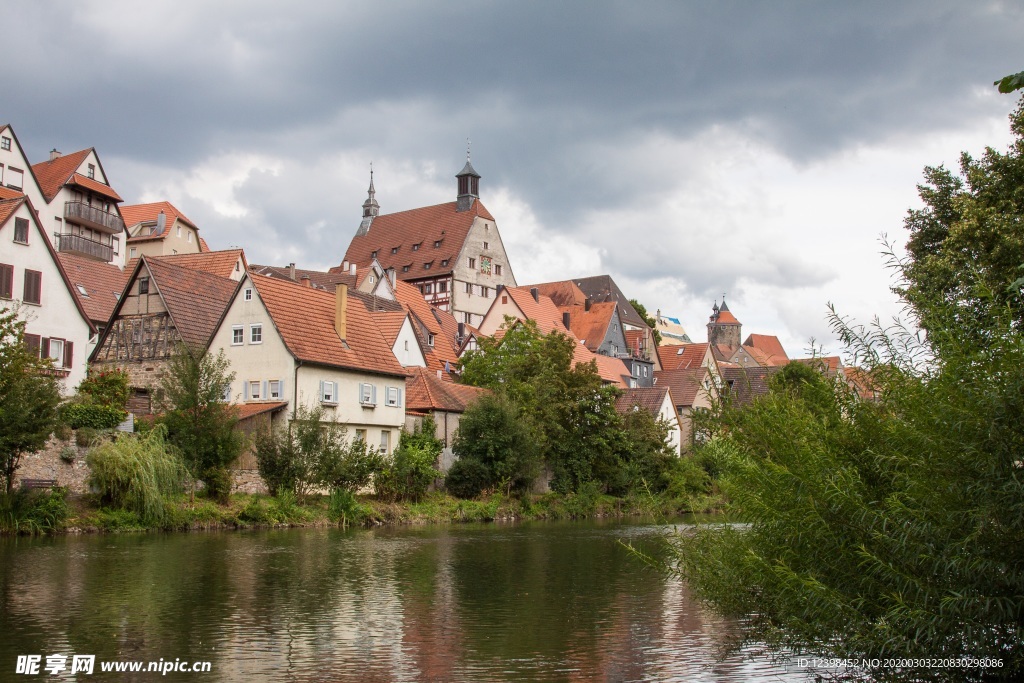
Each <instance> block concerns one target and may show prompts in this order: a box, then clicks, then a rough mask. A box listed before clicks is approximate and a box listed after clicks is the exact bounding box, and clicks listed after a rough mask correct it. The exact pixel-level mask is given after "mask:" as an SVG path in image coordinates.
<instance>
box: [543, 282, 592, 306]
mask: <svg viewBox="0 0 1024 683" xmlns="http://www.w3.org/2000/svg"><path fill="white" fill-rule="evenodd" d="M530 286H531V287H536V288H537V291H538V292H539V293H540V294H541V295H542V296H546V297H548V298H549V299H551V301H553V302H554V304H555V305H556V306H558V307H559V308H564V307H566V306H583V305H585V304H586V301H587V295H586V294H584V293H583V290H582V289H580V288H579V287H578V286H577V285H576V283H575V282H573V281H572V280H559V281H558V282H543V283H541V284H539V285H530Z"/></svg>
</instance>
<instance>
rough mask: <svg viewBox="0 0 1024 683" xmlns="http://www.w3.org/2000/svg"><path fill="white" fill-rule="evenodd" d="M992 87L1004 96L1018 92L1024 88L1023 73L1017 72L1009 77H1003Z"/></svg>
mask: <svg viewBox="0 0 1024 683" xmlns="http://www.w3.org/2000/svg"><path fill="white" fill-rule="evenodd" d="M992 85H994V86H996V87H997V88H999V92H1001V93H1004V94H1006V93H1011V92H1014V91H1015V90H1020V89H1021V88H1024V71H1019V72H1017V73H1015V74H1010V75H1009V76H1003V77H1002V78H1000V79H999V80H998V81H996V82H995V83H993V84H992Z"/></svg>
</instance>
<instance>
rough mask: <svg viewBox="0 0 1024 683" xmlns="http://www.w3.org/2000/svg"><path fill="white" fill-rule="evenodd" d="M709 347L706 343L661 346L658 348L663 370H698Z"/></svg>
mask: <svg viewBox="0 0 1024 683" xmlns="http://www.w3.org/2000/svg"><path fill="white" fill-rule="evenodd" d="M709 346H711V345H710V344H708V343H707V342H703V343H697V344H662V345H661V346H659V347H658V353H659V355H660V357H661V365H662V369H664V370H675V369H677V368H699V367H700V366H701V365H702V364H703V362H704V356H705V355H706V354H707V352H708V347H709Z"/></svg>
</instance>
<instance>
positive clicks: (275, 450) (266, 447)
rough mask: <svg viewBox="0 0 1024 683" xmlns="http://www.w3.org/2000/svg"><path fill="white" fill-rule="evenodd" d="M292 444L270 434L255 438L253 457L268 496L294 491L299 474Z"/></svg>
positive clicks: (266, 433)
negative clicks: (265, 485) (268, 492)
mask: <svg viewBox="0 0 1024 683" xmlns="http://www.w3.org/2000/svg"><path fill="white" fill-rule="evenodd" d="M291 446H292V442H291V440H290V439H288V438H281V436H280V435H277V434H273V433H270V432H265V433H261V434H259V435H257V436H256V441H255V455H256V463H257V467H258V468H259V473H260V476H261V477H262V478H263V481H264V482H266V484H267V489H268V490H269V491H270V495H272V496H276V495H277V494H278V493H280V492H281V491H291V492H292V493H294V492H295V490H296V483H297V481H298V479H299V476H300V473H299V468H298V467H297V464H298V463H297V462H296V457H295V453H294V450H293V448H292V447H291Z"/></svg>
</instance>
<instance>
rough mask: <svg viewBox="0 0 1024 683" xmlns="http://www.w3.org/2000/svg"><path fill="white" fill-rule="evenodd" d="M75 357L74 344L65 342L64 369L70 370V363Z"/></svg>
mask: <svg viewBox="0 0 1024 683" xmlns="http://www.w3.org/2000/svg"><path fill="white" fill-rule="evenodd" d="M74 357H75V343H74V342H69V341H66V342H64V367H66V368H70V367H71V361H72V360H73V359H74Z"/></svg>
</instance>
